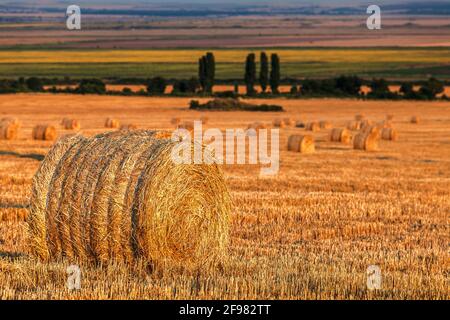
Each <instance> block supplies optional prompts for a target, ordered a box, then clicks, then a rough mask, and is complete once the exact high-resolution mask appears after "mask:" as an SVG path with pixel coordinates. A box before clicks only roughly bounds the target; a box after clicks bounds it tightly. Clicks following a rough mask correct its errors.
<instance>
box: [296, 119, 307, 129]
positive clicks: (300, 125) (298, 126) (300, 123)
mask: <svg viewBox="0 0 450 320" xmlns="http://www.w3.org/2000/svg"><path fill="white" fill-rule="evenodd" d="M295 127H297V128H304V127H305V123H304V122H303V121H300V120H298V121H296V122H295Z"/></svg>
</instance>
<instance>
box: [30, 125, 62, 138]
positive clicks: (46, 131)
mask: <svg viewBox="0 0 450 320" xmlns="http://www.w3.org/2000/svg"><path fill="white" fill-rule="evenodd" d="M32 137H33V139H34V140H55V139H56V128H55V127H54V126H50V125H47V124H39V125H37V126H35V127H34V128H33V131H32Z"/></svg>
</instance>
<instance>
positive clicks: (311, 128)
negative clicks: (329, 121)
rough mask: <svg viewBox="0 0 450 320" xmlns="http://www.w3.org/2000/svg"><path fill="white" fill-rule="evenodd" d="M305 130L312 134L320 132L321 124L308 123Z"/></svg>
mask: <svg viewBox="0 0 450 320" xmlns="http://www.w3.org/2000/svg"><path fill="white" fill-rule="evenodd" d="M305 129H306V130H307V131H312V132H316V131H320V124H319V123H318V122H308V123H307V124H306V126H305Z"/></svg>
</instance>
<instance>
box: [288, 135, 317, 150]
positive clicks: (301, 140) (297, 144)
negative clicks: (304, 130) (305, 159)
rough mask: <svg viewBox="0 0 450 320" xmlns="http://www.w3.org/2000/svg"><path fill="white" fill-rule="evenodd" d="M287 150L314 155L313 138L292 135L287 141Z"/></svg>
mask: <svg viewBox="0 0 450 320" xmlns="http://www.w3.org/2000/svg"><path fill="white" fill-rule="evenodd" d="M288 150H289V151H295V152H300V153H314V151H315V150H316V149H315V146H314V138H313V137H312V136H310V135H299V134H296V135H292V136H290V137H289V139H288Z"/></svg>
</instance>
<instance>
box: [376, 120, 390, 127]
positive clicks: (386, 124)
mask: <svg viewBox="0 0 450 320" xmlns="http://www.w3.org/2000/svg"><path fill="white" fill-rule="evenodd" d="M378 126H379V127H380V128H392V123H391V122H390V121H389V120H383V121H381V122H379V123H378Z"/></svg>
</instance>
